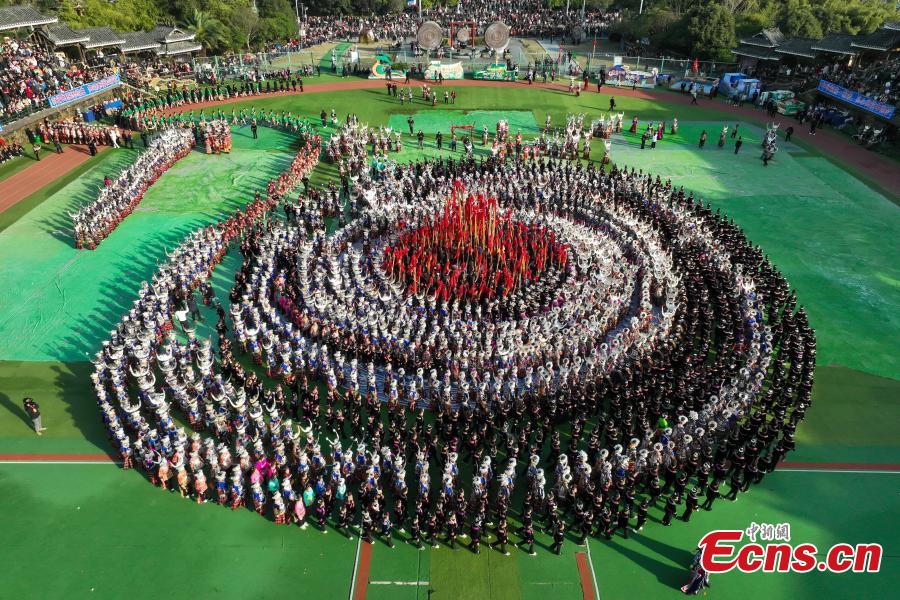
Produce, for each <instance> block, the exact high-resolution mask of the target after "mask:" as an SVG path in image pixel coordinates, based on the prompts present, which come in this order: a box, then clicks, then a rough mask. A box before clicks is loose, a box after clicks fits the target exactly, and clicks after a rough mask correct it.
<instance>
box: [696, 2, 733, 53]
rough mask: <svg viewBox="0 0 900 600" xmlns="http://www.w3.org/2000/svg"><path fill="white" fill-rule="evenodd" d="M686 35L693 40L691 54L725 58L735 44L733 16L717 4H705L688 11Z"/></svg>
mask: <svg viewBox="0 0 900 600" xmlns="http://www.w3.org/2000/svg"><path fill="white" fill-rule="evenodd" d="M689 16H690V18H689V20H688V26H687V30H688V31H687V32H688V35H690V36H691V39H692V40H693V54H694V56H698V57H700V58H711V59H716V60H726V59H728V58H729V57H730V56H731V54H730V53H729V50H731V48H733V47H734V46H735V45H736V44H737V38H736V37H735V34H734V16H733V15H732V14H731V13H730V12H728V11H727V10H726V9H725V8H724V7H722V6H720V5H718V4H706V5H702V6H699V7H698V8H695V9H694V10H692V11H691V12H690V13H689Z"/></svg>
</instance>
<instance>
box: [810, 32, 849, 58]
mask: <svg viewBox="0 0 900 600" xmlns="http://www.w3.org/2000/svg"><path fill="white" fill-rule="evenodd" d="M855 39H857V36H855V35H847V34H846V33H829V34H828V35H826V36H825V37H824V38H822V39H821V40H819V41H818V42H816V43H815V44H813V45H812V46H811V47H812V49H813V50H818V51H820V52H831V53H832V54H858V53H859V50H858V49H856V48H853V47H852V46H851V45H850V44H851V43H852V42H853V41H854V40H855Z"/></svg>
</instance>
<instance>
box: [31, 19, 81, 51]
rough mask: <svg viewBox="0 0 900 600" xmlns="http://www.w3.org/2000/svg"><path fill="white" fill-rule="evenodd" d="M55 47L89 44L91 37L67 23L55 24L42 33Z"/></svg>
mask: <svg viewBox="0 0 900 600" xmlns="http://www.w3.org/2000/svg"><path fill="white" fill-rule="evenodd" d="M41 33H42V34H43V36H44V37H45V38H47V39H48V40H49V41H50V43H51V44H53V45H54V46H57V47H58V46H71V45H72V44H81V43H84V42H87V41H89V40H90V39H91V37H90V36H89V35H87V34H85V33H78V32H76V31H74V30H73V29H72V28H71V27H69V26H68V25H66V24H65V23H54V24H53V25H49V26H48V27H46V28H45V29H44V30H42V31H41Z"/></svg>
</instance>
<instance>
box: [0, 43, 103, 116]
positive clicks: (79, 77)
mask: <svg viewBox="0 0 900 600" xmlns="http://www.w3.org/2000/svg"><path fill="white" fill-rule="evenodd" d="M111 72H112V71H111V67H109V66H106V65H100V66H95V67H88V66H87V65H85V64H82V63H78V62H73V61H70V60H68V59H66V58H63V57H61V56H60V55H58V54H56V53H53V52H50V51H48V50H46V49H44V48H42V47H40V46H38V45H36V44H34V43H32V42H30V41H27V40H20V39H16V38H11V37H5V38H3V41H2V42H0V119H2V120H4V121H12V120H15V119H16V118H17V117H18V116H20V115H23V114H27V113H28V112H30V111H33V110H35V109H39V108H44V107H46V106H47V100H48V98H50V96H53V95H54V94H58V93H60V92H62V91H65V90H68V89H71V88H73V87H76V86H79V85H81V84H83V83H87V82H90V81H94V80H96V79H100V78H102V77H105V76H106V75H109V74H111Z"/></svg>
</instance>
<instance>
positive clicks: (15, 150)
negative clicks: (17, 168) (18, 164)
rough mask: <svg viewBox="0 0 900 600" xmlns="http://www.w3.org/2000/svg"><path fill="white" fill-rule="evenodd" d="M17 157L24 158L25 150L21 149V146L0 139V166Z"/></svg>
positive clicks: (14, 142) (15, 142) (17, 143)
mask: <svg viewBox="0 0 900 600" xmlns="http://www.w3.org/2000/svg"><path fill="white" fill-rule="evenodd" d="M19 156H25V148H23V147H22V144H20V143H19V142H17V141H15V140H13V141H9V140H6V139H4V138H2V137H0V164H3V163H5V162H6V161H8V160H12V159H14V158H17V157H19Z"/></svg>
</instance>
